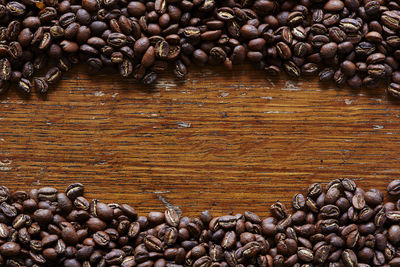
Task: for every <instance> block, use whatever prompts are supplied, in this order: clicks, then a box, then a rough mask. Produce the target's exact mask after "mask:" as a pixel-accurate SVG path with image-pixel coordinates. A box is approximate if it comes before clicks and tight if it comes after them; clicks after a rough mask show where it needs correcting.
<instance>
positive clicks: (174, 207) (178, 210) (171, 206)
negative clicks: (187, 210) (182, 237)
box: [156, 194, 182, 215]
mask: <svg viewBox="0 0 400 267" xmlns="http://www.w3.org/2000/svg"><path fill="white" fill-rule="evenodd" d="M156 196H157V198H158V199H159V200H160V201H161V202H162V203H163V204H164V205H165V207H166V208H168V209H174V210H176V212H177V213H178V214H179V215H181V214H182V210H181V209H180V208H179V207H178V206H175V205H172V204H171V203H169V201H167V200H166V199H165V198H164V197H163V196H162V195H160V194H156Z"/></svg>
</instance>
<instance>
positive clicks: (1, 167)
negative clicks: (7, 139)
mask: <svg viewBox="0 0 400 267" xmlns="http://www.w3.org/2000/svg"><path fill="white" fill-rule="evenodd" d="M11 164H12V160H10V159H3V160H0V171H10V170H12V166H11Z"/></svg>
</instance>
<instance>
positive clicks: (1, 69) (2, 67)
mask: <svg viewBox="0 0 400 267" xmlns="http://www.w3.org/2000/svg"><path fill="white" fill-rule="evenodd" d="M11 71H12V69H11V63H10V61H9V60H8V59H7V58H2V59H0V80H4V81H8V80H10V78H11Z"/></svg>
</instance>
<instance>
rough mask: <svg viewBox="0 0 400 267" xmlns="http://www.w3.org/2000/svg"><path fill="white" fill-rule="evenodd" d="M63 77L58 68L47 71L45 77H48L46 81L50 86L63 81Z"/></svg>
mask: <svg viewBox="0 0 400 267" xmlns="http://www.w3.org/2000/svg"><path fill="white" fill-rule="evenodd" d="M61 76H62V73H61V71H60V69H59V68H57V67H53V68H51V69H49V70H48V71H47V73H46V76H45V77H46V81H47V82H48V83H49V84H54V83H57V82H58V81H60V80H61Z"/></svg>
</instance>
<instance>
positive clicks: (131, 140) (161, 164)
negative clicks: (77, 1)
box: [0, 66, 400, 216]
mask: <svg viewBox="0 0 400 267" xmlns="http://www.w3.org/2000/svg"><path fill="white" fill-rule="evenodd" d="M84 73H85V67H78V68H76V69H74V70H73V71H72V72H71V73H69V74H68V75H66V76H65V77H64V78H63V81H62V82H61V83H60V84H59V85H58V86H57V88H55V90H54V91H51V92H50V93H49V94H48V96H47V98H46V99H41V98H39V97H37V96H35V95H34V96H32V97H31V99H23V98H21V97H20V96H19V95H17V94H16V93H15V92H10V93H9V94H8V95H6V96H4V97H2V98H1V99H0V125H1V127H0V180H1V184H3V185H6V186H8V187H10V188H11V189H13V190H15V189H24V190H28V189H30V188H33V187H39V186H55V187H57V188H58V189H60V190H62V189H63V188H65V186H66V185H67V184H69V183H72V182H82V183H84V184H85V185H86V192H87V193H88V194H87V195H88V197H89V198H99V199H101V200H104V201H107V202H126V203H129V204H132V205H134V206H135V207H136V208H137V210H138V211H139V212H140V213H142V214H143V213H146V212H149V211H152V210H161V209H163V207H164V206H165V205H167V204H171V205H175V206H179V207H180V208H181V209H182V210H183V212H184V213H185V214H186V215H189V216H195V215H197V214H198V213H199V212H200V211H202V210H204V209H209V210H211V211H213V212H214V213H216V214H221V213H229V212H244V211H245V210H252V211H256V212H258V213H259V214H260V215H266V214H268V209H269V205H270V204H272V203H273V202H274V201H276V200H281V201H284V202H286V203H288V202H290V200H291V196H292V195H293V194H295V193H297V192H298V191H300V190H302V189H303V188H305V187H307V186H308V185H309V184H311V183H312V182H327V181H329V180H330V179H334V178H340V177H347V178H352V179H357V180H358V184H360V185H361V186H363V187H365V188H370V187H376V188H378V189H382V190H383V189H384V188H386V185H387V183H388V182H389V181H390V180H392V179H395V178H398V177H399V173H400V165H399V157H400V155H399V152H400V106H399V105H398V103H397V102H395V101H393V100H392V99H388V97H387V96H386V95H385V93H384V88H383V87H382V88H381V89H379V90H370V91H367V90H362V91H357V92H356V91H353V90H350V89H348V88H342V89H338V88H335V87H334V86H333V85H332V84H321V83H319V82H317V81H316V80H311V81H310V80H307V79H302V80H298V81H292V80H287V79H286V78H285V77H281V79H280V80H279V79H277V78H271V77H267V76H265V74H264V73H263V72H261V71H258V70H254V69H253V68H252V67H250V66H242V67H239V68H236V69H235V70H234V72H226V71H225V70H223V69H221V68H205V69H199V68H197V69H196V68H194V69H193V68H192V70H191V74H190V75H189V76H188V79H187V80H186V81H185V82H181V81H176V80H174V78H173V77H172V75H169V74H166V75H163V76H162V77H161V78H160V81H159V82H158V84H157V85H156V86H154V88H151V89H149V88H146V87H144V86H142V85H140V84H138V83H136V82H134V81H133V80H122V79H121V78H120V77H119V76H118V75H115V74H107V75H106V74H104V75H96V76H92V77H91V76H87V75H85V74H84Z"/></svg>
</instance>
